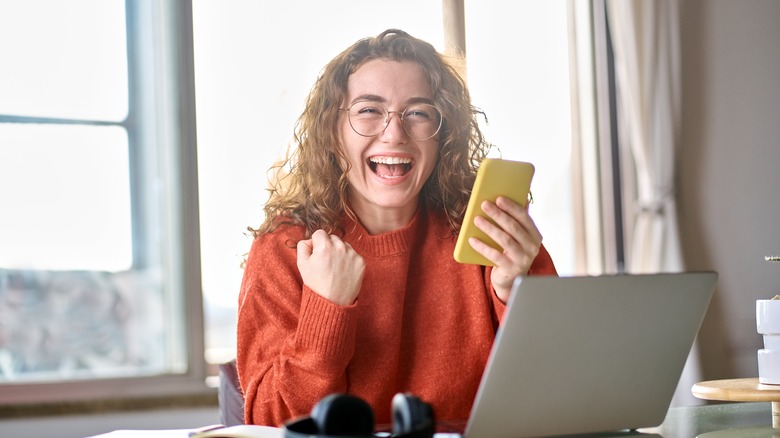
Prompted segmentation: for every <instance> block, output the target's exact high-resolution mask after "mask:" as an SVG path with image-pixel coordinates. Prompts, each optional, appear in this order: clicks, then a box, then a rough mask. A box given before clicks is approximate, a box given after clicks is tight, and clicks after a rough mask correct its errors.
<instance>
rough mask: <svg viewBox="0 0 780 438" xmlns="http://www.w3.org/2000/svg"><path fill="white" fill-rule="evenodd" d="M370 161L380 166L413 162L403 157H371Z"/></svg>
mask: <svg viewBox="0 0 780 438" xmlns="http://www.w3.org/2000/svg"><path fill="white" fill-rule="evenodd" d="M369 161H371V162H372V163H380V164H409V163H411V162H412V159H411V158H401V157H371V158H369Z"/></svg>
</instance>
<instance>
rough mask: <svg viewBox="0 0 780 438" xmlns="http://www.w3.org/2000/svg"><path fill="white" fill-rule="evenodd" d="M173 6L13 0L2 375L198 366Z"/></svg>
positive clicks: (115, 0) (6, 114) (4, 90)
mask: <svg viewBox="0 0 780 438" xmlns="http://www.w3.org/2000/svg"><path fill="white" fill-rule="evenodd" d="M161 9H162V8H156V9H155V8H154V7H150V3H149V2H146V1H133V2H125V1H124V0H73V1H68V2H61V1H51V0H30V1H24V2H3V3H0V41H2V42H0V59H2V60H3V68H2V69H0V199H2V200H3V201H2V215H0V385H2V384H4V383H14V384H45V383H47V382H59V383H62V382H68V381H72V382H76V381H83V380H91V379H106V378H132V377H140V376H157V375H164V374H180V373H183V372H185V371H186V370H187V369H188V364H187V357H186V354H187V345H186V342H184V341H183V336H182V333H183V332H184V331H185V329H184V328H183V327H184V317H183V313H184V309H183V308H182V305H181V304H180V303H181V302H182V301H183V300H182V290H183V287H182V280H181V277H182V273H181V269H180V266H181V265H182V264H183V262H182V261H181V257H179V256H178V255H177V254H179V253H180V251H181V249H180V246H181V242H180V239H179V237H178V233H177V232H176V230H177V229H181V228H182V226H181V225H180V224H179V223H176V222H177V219H176V218H177V217H178V215H179V214H180V210H179V209H180V204H179V201H178V200H177V199H178V194H177V190H176V187H177V186H179V185H180V184H179V183H174V179H173V178H174V177H175V175H177V172H175V171H173V170H172V167H171V165H170V162H172V161H174V160H172V158H174V157H176V150H175V147H174V146H173V145H174V144H175V143H174V142H169V141H164V140H162V137H161V136H160V134H159V132H162V131H163V129H162V128H163V127H166V124H167V121H166V120H168V119H169V116H168V115H166V113H165V112H164V111H163V110H161V109H159V108H158V107H157V106H156V103H155V100H154V99H162V98H163V97H164V96H165V94H164V93H159V92H155V91H154V90H155V87H160V86H161V84H162V82H163V81H164V80H167V79H166V78H165V77H164V74H162V73H161V70H160V69H159V67H157V66H155V64H154V61H153V60H154V59H159V56H157V57H156V58H155V50H154V45H152V44H150V43H149V42H148V41H145V40H144V37H145V36H148V35H154V34H155V32H156V31H157V29H156V28H155V27H153V26H150V25H149V24H148V23H149V22H150V21H152V20H151V17H152V14H154V13H156V12H155V11H156V10H161ZM129 17H131V18H132V19H129ZM138 26H144V33H143V34H140V33H139V32H137V30H136V29H137V27H138ZM149 38H151V37H149ZM141 76H143V77H144V81H139V77H141ZM170 128H171V127H170V126H167V130H170ZM177 166H178V164H177ZM174 223H176V225H175V226H174ZM81 386H83V385H79V386H78V387H76V386H74V388H77V389H78V388H81ZM30 393H31V392H27V391H23V392H19V394H17V396H18V397H21V396H22V395H25V396H26V395H27V394H30ZM49 394H50V395H49V397H51V396H52V395H51V392H49ZM68 394H71V395H73V394H76V391H70V392H68ZM114 395H115V396H116V394H114ZM42 397H44V398H45V397H46V396H45V395H44V396H42ZM2 401H4V402H5V401H7V400H6V398H5V395H4V396H3V397H2Z"/></svg>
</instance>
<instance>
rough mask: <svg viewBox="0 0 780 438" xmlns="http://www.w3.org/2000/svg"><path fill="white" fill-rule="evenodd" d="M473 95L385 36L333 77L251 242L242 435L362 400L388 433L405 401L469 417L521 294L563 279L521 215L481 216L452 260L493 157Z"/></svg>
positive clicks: (344, 62) (347, 56)
mask: <svg viewBox="0 0 780 438" xmlns="http://www.w3.org/2000/svg"><path fill="white" fill-rule="evenodd" d="M477 113H478V112H477V111H475V109H474V108H473V107H472V105H471V103H470V97H469V94H468V91H467V89H466V86H465V84H464V82H463V80H462V79H461V78H460V77H459V75H458V74H457V73H456V71H455V69H454V68H453V67H451V66H450V65H449V64H447V62H445V60H444V58H443V57H442V56H441V55H439V54H438V53H437V52H436V51H435V49H434V48H433V47H432V46H431V45H430V44H428V43H426V42H423V41H421V40H418V39H416V38H413V37H411V36H410V35H408V34H406V33H404V32H402V31H398V30H388V31H385V32H383V33H382V34H380V35H379V36H377V37H375V38H367V39H363V40H360V41H358V42H357V43H355V44H354V45H353V46H352V47H350V48H348V49H347V50H345V51H344V52H342V53H341V54H340V55H338V56H337V57H336V58H335V59H333V60H332V61H331V62H330V63H329V64H328V65H327V66H326V67H325V69H324V70H323V72H322V74H321V75H320V77H319V79H318V81H317V83H316V84H315V86H314V87H313V89H312V91H311V93H310V95H309V98H308V101H307V104H306V108H305V110H304V112H303V114H302V115H301V117H300V118H299V120H298V125H297V128H296V138H295V140H296V148H295V150H294V152H293V153H292V155H290V156H288V158H287V159H286V160H285V162H284V163H282V164H281V165H279V167H278V169H277V170H278V173H277V179H276V182H275V184H274V185H273V187H272V190H271V196H270V200H269V201H268V203H267V204H266V206H265V212H266V220H265V222H264V223H263V224H262V225H261V226H260V228H259V229H257V230H253V231H254V235H255V240H254V242H253V244H252V248H251V250H250V253H249V256H248V258H247V263H246V268H245V274H244V280H243V283H242V287H241V294H240V298H239V300H240V302H239V314H238V355H237V364H238V372H239V379H240V382H241V387H242V390H243V392H244V396H245V400H246V405H245V420H246V422H247V423H254V424H267V425H280V424H282V423H283V422H284V421H286V420H288V419H290V418H292V417H296V416H299V415H303V414H306V413H308V412H309V411H310V410H311V408H312V406H313V405H314V404H315V403H316V402H317V401H318V400H319V399H321V398H322V397H324V396H326V395H328V394H330V393H334V392H342V393H350V394H353V395H356V396H359V397H361V398H363V399H365V400H366V401H367V402H368V403H369V404H370V405H371V406H372V407H373V409H374V412H375V415H376V417H377V422H378V423H379V424H382V423H384V424H388V423H391V418H390V415H391V407H390V402H391V399H392V397H393V395H394V394H396V393H398V392H411V393H413V394H415V395H417V396H418V397H420V398H421V399H423V400H424V401H426V402H428V403H431V404H432V405H433V408H434V412H435V415H436V417H437V419H439V420H462V419H465V418H467V417H468V414H469V411H470V409H471V404H472V402H473V400H474V396H475V394H476V390H477V386H478V384H479V380H480V377H481V375H482V371H483V369H484V366H485V364H486V361H487V357H488V354H489V352H490V348H491V345H492V341H493V337H494V335H495V332H496V329H497V327H498V324H499V321H500V319H501V316H502V314H503V311H504V308H505V303H506V301H507V299H508V297H509V290H510V287H511V285H512V282H513V280H514V279H515V277H517V276H518V275H526V274H530V275H533V274H551V275H554V274H555V267H554V266H553V263H552V260H551V259H550V257H549V255H548V253H547V252H546V250H545V249H544V247H543V246H542V243H541V242H542V236H541V235H540V233H539V230H538V229H537V227H536V225H535V224H534V222H533V220H532V219H531V217H530V216H529V214H528V210H527V209H526V208H524V207H521V206H520V205H518V204H516V203H514V202H512V201H510V200H508V199H505V198H499V199H498V200H497V201H496V203H486V204H485V205H483V206H482V207H483V210H484V211H485V214H486V215H488V216H489V217H491V218H492V219H493V220H494V221H495V223H496V224H497V225H492V224H491V223H490V222H489V221H487V220H483V219H484V218H478V219H480V220H477V221H475V223H476V225H477V226H478V227H479V228H481V229H482V230H483V231H485V232H486V233H487V235H489V236H490V237H491V238H493V239H494V240H495V241H496V242H499V243H500V244H501V245H502V247H503V249H504V251H503V252H501V251H497V250H494V249H492V248H490V247H489V246H487V245H485V244H484V243H482V242H479V241H475V242H472V246H473V247H474V248H475V250H476V251H478V252H480V253H481V254H482V255H484V256H485V257H487V258H488V259H490V260H491V261H493V262H494V263H495V265H496V266H495V267H493V268H490V267H487V268H486V267H483V266H477V265H465V264H459V263H457V262H455V261H454V259H453V256H452V253H453V249H454V245H455V239H456V236H457V232H458V229H459V228H460V221H461V220H462V217H463V214H464V211H465V207H466V205H467V202H468V197H469V194H470V190H471V186H472V185H473V182H474V178H475V174H476V169H477V168H478V167H479V163H480V162H481V161H482V159H483V158H484V157H485V155H486V153H487V150H488V144H487V143H486V142H485V141H484V139H483V137H482V134H481V132H480V130H479V127H478V125H477V122H476V114H477Z"/></svg>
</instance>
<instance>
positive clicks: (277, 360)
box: [236, 229, 358, 426]
mask: <svg viewBox="0 0 780 438" xmlns="http://www.w3.org/2000/svg"><path fill="white" fill-rule="evenodd" d="M277 233H278V234H281V235H278V236H277V235H275V234H277ZM285 234H287V233H285V232H284V230H283V229H278V230H277V231H275V232H274V233H271V234H266V235H263V236H260V237H259V238H257V239H256V240H255V241H254V242H253V244H252V248H251V250H250V253H249V256H248V258H247V263H246V267H245V271H244V278H243V281H242V284H241V291H240V294H239V305H238V327H237V357H236V362H237V366H238V375H239V381H240V383H241V389H242V391H243V393H244V399H245V407H244V417H245V422H246V423H247V424H264V425H271V426H280V425H281V424H282V423H283V422H284V421H286V420H288V419H290V418H294V417H297V416H300V415H304V414H308V413H309V412H310V411H311V408H312V406H313V405H314V404H315V403H316V402H317V401H318V400H319V399H321V398H322V397H324V396H325V395H327V394H329V393H332V392H344V391H345V390H346V367H347V364H348V363H349V361H350V359H351V358H352V355H353V353H354V348H355V331H356V326H357V313H356V307H357V305H358V304H353V305H351V306H338V305H335V304H333V303H331V302H330V301H328V300H326V299H324V298H322V297H321V296H319V295H317V294H316V293H315V292H313V291H312V290H310V289H309V288H308V287H306V286H304V285H303V282H302V280H301V278H300V274H299V272H298V268H297V264H296V251H295V248H294V247H290V246H291V245H290V244H289V243H287V242H297V239H292V238H289V235H288V236H285Z"/></svg>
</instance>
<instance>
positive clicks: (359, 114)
mask: <svg viewBox="0 0 780 438" xmlns="http://www.w3.org/2000/svg"><path fill="white" fill-rule="evenodd" d="M339 109H340V110H342V111H346V112H347V116H348V118H349V125H350V126H351V127H352V130H353V131H355V132H356V133H357V134H358V135H361V136H363V137H374V136H376V135H379V134H381V133H382V132H384V130H385V129H386V128H387V125H388V123H390V119H391V118H392V116H393V113H395V114H398V117H399V118H400V119H401V124H402V125H403V127H404V131H405V132H406V134H407V135H409V137H411V138H412V139H414V140H417V141H423V140H428V139H431V138H433V137H434V136H435V135H436V134H438V133H439V129H441V124H442V117H441V111H439V110H438V108H436V107H435V106H433V105H431V104H429V103H413V104H411V105H409V106H408V107H407V108H406V109H405V110H403V111H390V110H388V109H387V107H386V106H384V105H383V104H382V103H381V102H376V101H371V100H359V101H357V102H355V103H353V104H352V105H350V107H349V108H339Z"/></svg>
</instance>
